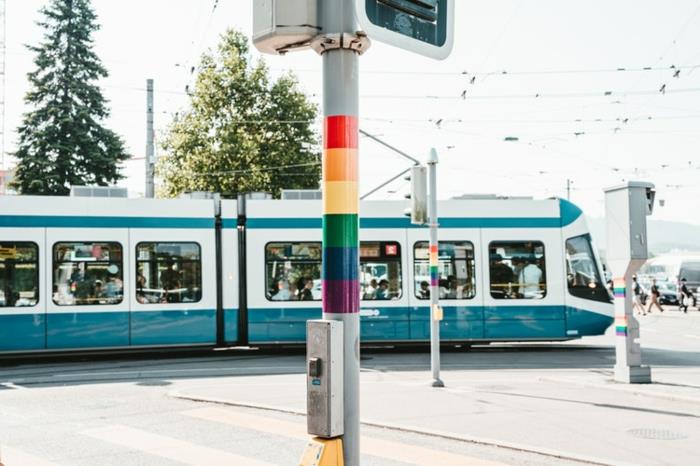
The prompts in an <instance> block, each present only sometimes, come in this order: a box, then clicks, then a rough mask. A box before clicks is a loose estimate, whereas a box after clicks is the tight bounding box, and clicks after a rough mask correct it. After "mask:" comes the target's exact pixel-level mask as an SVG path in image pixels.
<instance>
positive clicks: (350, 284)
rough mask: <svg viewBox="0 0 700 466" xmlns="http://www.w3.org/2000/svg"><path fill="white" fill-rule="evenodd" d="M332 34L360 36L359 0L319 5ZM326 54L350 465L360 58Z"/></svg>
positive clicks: (327, 249)
mask: <svg viewBox="0 0 700 466" xmlns="http://www.w3.org/2000/svg"><path fill="white" fill-rule="evenodd" d="M319 5H320V8H321V17H322V23H321V24H323V29H324V31H325V32H326V33H327V34H335V33H355V31H357V30H358V28H357V27H356V23H355V11H354V5H355V2H354V0H325V1H323V2H319ZM358 57H359V56H358V54H357V53H356V52H354V51H353V50H348V49H331V50H327V51H326V52H325V53H324V54H323V111H324V138H323V139H324V141H323V142H324V154H323V318H324V319H329V320H339V321H341V322H343V365H344V371H343V375H344V397H345V400H344V406H343V413H344V419H345V426H344V435H343V456H344V461H345V465H346V466H359V464H360V283H359V269H360V261H359V242H358V235H359V207H360V201H359V192H358V171H359V165H358V145H359V144H358V141H359V133H358V129H359V124H358V116H359V110H358V108H359V90H358V88H359V58H358Z"/></svg>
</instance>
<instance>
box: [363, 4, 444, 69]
mask: <svg viewBox="0 0 700 466" xmlns="http://www.w3.org/2000/svg"><path fill="white" fill-rule="evenodd" d="M455 1H456V0H355V5H356V7H355V8H356V14H357V18H358V21H359V23H360V26H361V27H362V28H363V29H364V31H365V32H366V33H367V35H368V36H369V38H370V39H372V40H378V41H380V42H384V43H386V44H389V45H393V46H395V47H399V48H402V49H405V50H408V51H411V52H415V53H418V54H420V55H424V56H426V57H430V58H435V59H438V60H443V59H445V58H447V57H448V56H449V55H450V52H452V47H453V45H454V29H455V28H454V22H455Z"/></svg>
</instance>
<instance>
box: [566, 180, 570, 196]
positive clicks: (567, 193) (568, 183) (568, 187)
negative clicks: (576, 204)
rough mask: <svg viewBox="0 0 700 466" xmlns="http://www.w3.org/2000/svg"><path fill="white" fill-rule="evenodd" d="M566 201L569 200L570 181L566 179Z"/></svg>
mask: <svg viewBox="0 0 700 466" xmlns="http://www.w3.org/2000/svg"><path fill="white" fill-rule="evenodd" d="M566 200H567V201H570V200H571V180H570V179H568V178H567V180H566Z"/></svg>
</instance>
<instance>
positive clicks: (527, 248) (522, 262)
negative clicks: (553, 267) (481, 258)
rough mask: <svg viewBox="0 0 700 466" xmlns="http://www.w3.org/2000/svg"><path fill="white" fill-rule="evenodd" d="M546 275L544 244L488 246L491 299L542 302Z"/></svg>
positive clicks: (504, 243) (528, 243)
mask: <svg viewBox="0 0 700 466" xmlns="http://www.w3.org/2000/svg"><path fill="white" fill-rule="evenodd" d="M545 271H546V266H545V258H544V244H543V243H541V242H539V241H502V242H493V243H491V244H489V272H490V276H491V278H490V280H491V296H492V297H493V298H494V299H543V298H544V297H545V296H546V295H547V277H546V275H545Z"/></svg>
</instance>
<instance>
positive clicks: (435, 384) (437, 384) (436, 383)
mask: <svg viewBox="0 0 700 466" xmlns="http://www.w3.org/2000/svg"><path fill="white" fill-rule="evenodd" d="M430 386H431V387H437V388H444V387H445V382H443V381H442V380H440V379H435V380H433V383H431V384H430Z"/></svg>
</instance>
